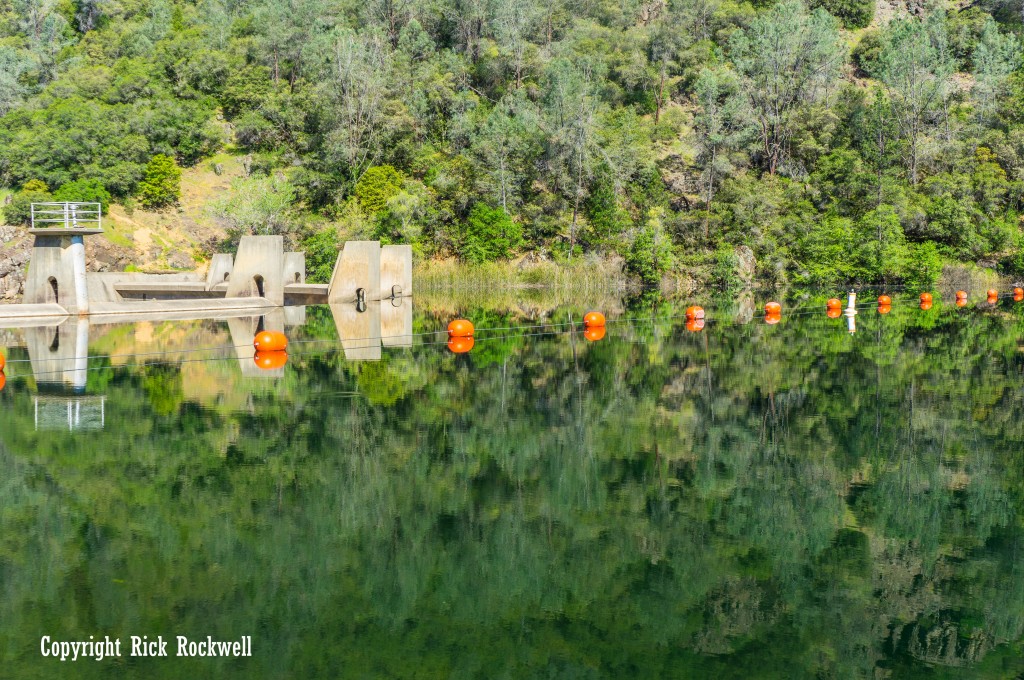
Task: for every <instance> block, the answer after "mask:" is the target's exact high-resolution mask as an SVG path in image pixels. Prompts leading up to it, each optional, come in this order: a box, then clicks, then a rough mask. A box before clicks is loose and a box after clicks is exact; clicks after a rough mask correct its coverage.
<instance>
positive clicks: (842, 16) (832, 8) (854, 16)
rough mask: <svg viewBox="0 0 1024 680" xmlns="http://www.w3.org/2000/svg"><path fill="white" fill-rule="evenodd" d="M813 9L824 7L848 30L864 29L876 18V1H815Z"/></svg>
mask: <svg viewBox="0 0 1024 680" xmlns="http://www.w3.org/2000/svg"><path fill="white" fill-rule="evenodd" d="M811 7H823V8H824V9H825V11H826V12H828V13H829V14H831V15H832V16H834V17H835V18H837V19H839V21H841V22H842V23H843V26H844V27H846V28H864V27H865V26H867V25H868V24H870V23H871V20H872V19H874V18H875V3H874V0H814V2H812V3H811Z"/></svg>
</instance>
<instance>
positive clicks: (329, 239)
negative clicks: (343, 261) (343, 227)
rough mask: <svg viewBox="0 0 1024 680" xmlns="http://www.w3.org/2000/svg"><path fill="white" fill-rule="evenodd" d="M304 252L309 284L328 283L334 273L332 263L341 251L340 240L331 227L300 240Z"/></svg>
mask: <svg viewBox="0 0 1024 680" xmlns="http://www.w3.org/2000/svg"><path fill="white" fill-rule="evenodd" d="M302 249H303V250H304V251H305V252H306V280H307V281H308V282H309V283H328V282H330V280H331V275H332V274H333V273H334V263H335V261H336V260H337V259H338V251H339V250H340V249H341V239H339V238H338V232H337V230H336V229H334V227H333V226H328V227H325V228H323V229H318V230H316V231H313V232H312V233H310V234H309V235H307V236H306V237H305V238H303V239H302Z"/></svg>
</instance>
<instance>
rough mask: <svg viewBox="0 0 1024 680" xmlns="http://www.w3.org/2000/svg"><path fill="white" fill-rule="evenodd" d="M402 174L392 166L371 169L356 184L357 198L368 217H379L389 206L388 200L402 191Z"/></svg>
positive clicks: (379, 166) (378, 166)
mask: <svg viewBox="0 0 1024 680" xmlns="http://www.w3.org/2000/svg"><path fill="white" fill-rule="evenodd" d="M403 181H404V178H403V177H402V173H400V172H399V171H398V170H395V169H394V168H393V167H391V166H390V165H377V166H374V167H372V168H369V169H368V170H367V171H366V172H364V173H363V176H362V177H360V178H359V181H358V182H356V198H357V199H359V205H360V207H362V209H363V212H365V213H366V214H367V215H371V216H373V215H377V214H378V213H381V212H383V211H384V210H385V209H386V208H387V206H388V199H390V198H392V197H393V196H395V195H397V194H398V192H399V191H401V190H402V183H403Z"/></svg>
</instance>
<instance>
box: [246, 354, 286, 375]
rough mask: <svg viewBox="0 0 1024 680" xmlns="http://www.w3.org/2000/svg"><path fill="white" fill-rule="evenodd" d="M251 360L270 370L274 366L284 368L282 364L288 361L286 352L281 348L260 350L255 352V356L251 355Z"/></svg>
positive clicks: (265, 369)
mask: <svg viewBox="0 0 1024 680" xmlns="http://www.w3.org/2000/svg"><path fill="white" fill-rule="evenodd" d="M253 361H254V362H256V365H257V366H259V367H260V368H262V369H263V370H264V371H271V370H273V369H275V368H284V365H285V364H287V363H288V352H285V351H284V350H281V349H276V350H260V351H258V352H256V356H254V357H253Z"/></svg>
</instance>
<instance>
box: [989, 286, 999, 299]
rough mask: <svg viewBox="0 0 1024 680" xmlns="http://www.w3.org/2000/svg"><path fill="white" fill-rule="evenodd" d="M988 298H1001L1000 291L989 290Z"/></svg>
mask: <svg viewBox="0 0 1024 680" xmlns="http://www.w3.org/2000/svg"><path fill="white" fill-rule="evenodd" d="M988 296H989V297H990V298H993V297H999V291H998V290H996V289H995V288H989V289H988Z"/></svg>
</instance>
